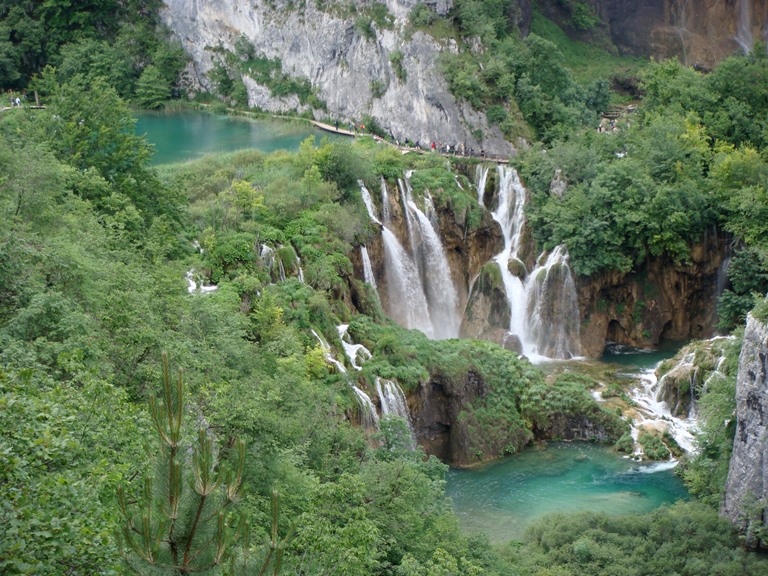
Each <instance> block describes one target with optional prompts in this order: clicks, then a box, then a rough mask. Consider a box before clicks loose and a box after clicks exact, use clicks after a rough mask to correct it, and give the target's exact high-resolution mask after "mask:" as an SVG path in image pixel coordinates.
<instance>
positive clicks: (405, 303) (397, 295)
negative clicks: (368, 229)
mask: <svg viewBox="0 0 768 576" xmlns="http://www.w3.org/2000/svg"><path fill="white" fill-rule="evenodd" d="M381 238H382V240H383V242H384V268H385V271H386V274H387V296H388V298H389V314H390V316H392V317H393V318H394V319H395V321H396V322H397V323H398V324H400V325H401V326H405V327H406V328H415V329H417V330H420V331H422V332H424V334H426V335H427V336H429V337H430V338H432V337H433V334H434V331H433V326H432V320H431V319H430V317H429V307H428V306H427V298H426V296H425V295H424V287H423V285H422V283H421V276H420V275H419V271H418V270H417V269H416V265H415V264H414V263H413V260H411V257H410V256H409V255H408V253H407V252H406V251H405V248H403V246H402V244H400V242H399V241H398V239H397V237H396V236H395V235H394V233H392V231H390V230H389V228H387V227H386V226H383V227H382V228H381Z"/></svg>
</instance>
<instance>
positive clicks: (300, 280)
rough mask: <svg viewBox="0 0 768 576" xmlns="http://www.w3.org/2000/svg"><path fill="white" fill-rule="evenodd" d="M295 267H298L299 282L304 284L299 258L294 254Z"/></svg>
mask: <svg viewBox="0 0 768 576" xmlns="http://www.w3.org/2000/svg"><path fill="white" fill-rule="evenodd" d="M296 267H297V268H298V269H299V282H301V283H302V284H304V270H302V269H301V258H299V257H298V256H296Z"/></svg>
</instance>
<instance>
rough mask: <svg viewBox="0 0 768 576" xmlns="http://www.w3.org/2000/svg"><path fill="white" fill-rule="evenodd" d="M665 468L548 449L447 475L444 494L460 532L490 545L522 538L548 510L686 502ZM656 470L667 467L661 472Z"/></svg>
mask: <svg viewBox="0 0 768 576" xmlns="http://www.w3.org/2000/svg"><path fill="white" fill-rule="evenodd" d="M668 466H669V465H668V464H667V463H664V464H638V463H636V462H633V461H631V460H629V459H625V458H621V457H619V456H617V455H616V453H615V452H612V451H611V450H610V449H608V448H603V447H600V446H595V445H591V444H580V443H573V444H566V443H556V444H550V445H549V447H548V448H546V449H530V450H526V451H524V452H522V453H521V454H518V455H516V456H513V457H510V458H507V459H505V460H502V461H498V462H494V463H492V464H489V465H487V466H484V467H482V468H476V469H472V470H451V471H450V472H449V474H448V487H447V491H448V494H449V496H450V497H451V498H452V499H453V503H454V509H455V510H456V513H457V514H458V516H459V521H460V523H461V525H462V528H463V529H464V530H465V531H466V532H469V533H478V532H479V533H484V534H486V535H487V536H488V537H489V538H490V540H491V542H493V543H501V542H506V541H508V540H510V539H517V540H519V539H522V536H523V533H524V531H525V529H526V528H527V527H528V526H529V525H530V524H531V523H532V522H534V521H535V520H537V519H539V518H541V517H542V516H544V515H545V514H548V513H551V512H577V511H584V510H589V511H593V512H606V513H608V514H632V513H641V512H648V511H650V510H653V509H654V508H657V507H659V506H660V505H662V504H664V503H667V502H674V501H676V500H678V499H684V498H686V497H687V492H686V490H685V488H684V486H683V484H682V482H681V481H680V480H679V479H678V478H677V477H676V476H675V475H674V471H673V470H672V469H669V468H668ZM661 468H667V469H663V470H660V469H661Z"/></svg>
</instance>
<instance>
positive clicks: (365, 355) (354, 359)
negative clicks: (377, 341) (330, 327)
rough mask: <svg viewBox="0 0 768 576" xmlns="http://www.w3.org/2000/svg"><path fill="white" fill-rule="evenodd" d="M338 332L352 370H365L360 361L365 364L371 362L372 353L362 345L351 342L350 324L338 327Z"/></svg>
mask: <svg viewBox="0 0 768 576" xmlns="http://www.w3.org/2000/svg"><path fill="white" fill-rule="evenodd" d="M336 330H338V332H339V338H340V339H341V345H342V346H343V347H344V354H345V355H346V356H347V360H349V363H350V364H351V365H352V368H354V369H355V370H362V369H363V368H362V366H360V365H359V364H358V361H359V362H364V361H366V360H370V359H371V356H372V355H371V351H370V350H368V348H366V347H365V346H363V345H362V344H353V343H352V342H349V334H347V330H349V324H340V325H339V326H336Z"/></svg>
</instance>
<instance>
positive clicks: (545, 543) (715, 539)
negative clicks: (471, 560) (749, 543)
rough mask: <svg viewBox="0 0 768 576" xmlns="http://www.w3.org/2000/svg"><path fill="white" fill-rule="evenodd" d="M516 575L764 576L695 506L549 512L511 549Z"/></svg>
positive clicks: (711, 514) (724, 528)
mask: <svg viewBox="0 0 768 576" xmlns="http://www.w3.org/2000/svg"><path fill="white" fill-rule="evenodd" d="M508 554H509V556H510V557H511V559H512V561H514V562H515V564H516V565H517V570H518V573H519V574H521V575H526V576H527V575H534V574H568V575H571V576H581V575H590V576H601V575H605V576H608V575H610V576H617V575H624V574H626V575H630V574H643V575H647V576H653V575H659V576H662V575H667V574H686V575H688V574H690V575H694V574H711V575H715V574H729V575H734V576H736V575H741V574H766V573H768V565H766V563H765V560H764V559H762V558H760V557H759V556H755V555H750V554H748V553H746V552H745V551H744V550H742V549H741V548H740V547H739V546H738V543H737V539H736V536H735V534H734V532H733V529H732V527H731V526H730V524H729V523H728V522H727V521H726V520H724V519H722V518H719V517H718V515H717V511H716V510H714V509H712V508H710V507H708V506H704V505H702V504H698V503H678V504H675V505H673V506H669V507H663V508H660V509H659V510H657V511H655V512H652V513H650V514H646V515H642V516H609V515H607V514H604V513H591V512H589V513H581V514H574V515H564V514H555V515H551V516H548V517H546V518H544V519H542V520H541V521H539V522H538V523H537V524H536V525H534V526H533V527H531V528H530V529H529V530H528V533H527V535H526V544H525V545H524V546H522V547H520V548H518V549H514V550H513V549H511V548H510V550H509V553H508Z"/></svg>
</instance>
